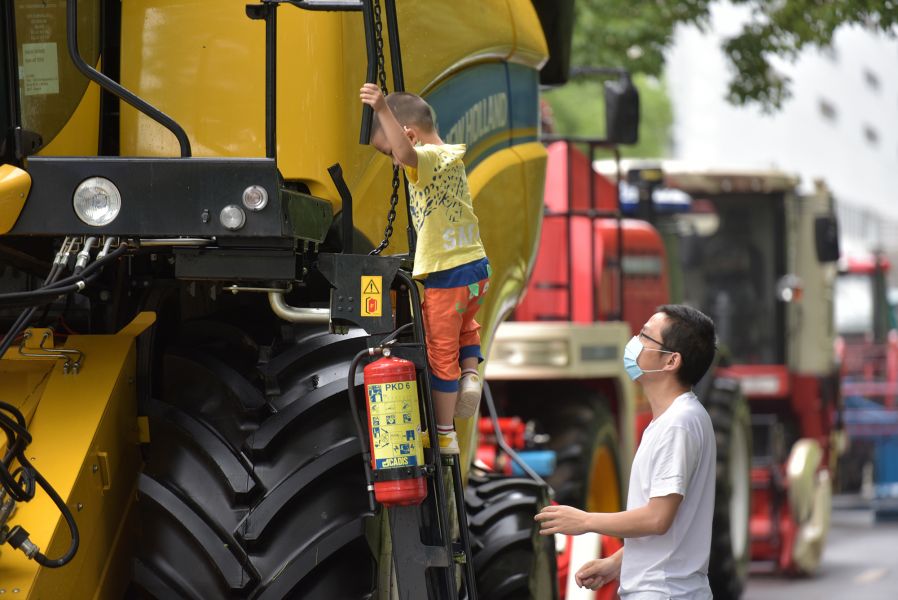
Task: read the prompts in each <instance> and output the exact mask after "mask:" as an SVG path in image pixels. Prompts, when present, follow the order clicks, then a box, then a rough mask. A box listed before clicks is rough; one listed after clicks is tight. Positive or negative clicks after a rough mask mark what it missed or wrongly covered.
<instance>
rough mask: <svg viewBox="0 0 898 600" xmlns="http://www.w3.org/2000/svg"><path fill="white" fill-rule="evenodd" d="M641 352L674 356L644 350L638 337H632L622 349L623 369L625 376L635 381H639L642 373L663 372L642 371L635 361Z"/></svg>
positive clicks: (656, 371)
mask: <svg viewBox="0 0 898 600" xmlns="http://www.w3.org/2000/svg"><path fill="white" fill-rule="evenodd" d="M643 350H649V351H652V352H663V353H665V354H675V353H674V352H672V351H670V350H660V349H656V348H646V347H645V346H643V345H642V340H640V339H639V335H634V336H633V338H632V339H631V340H630V341H629V342H627V345H626V346H625V347H624V369H626V371H627V375H629V376H630V379H632V380H633V381H636V380H637V379H639V378H640V377H641V376H642V374H643V373H658V372H659V371H663V370H664V369H643V368H642V367H640V366H639V363H637V362H636V360H637V359H638V358H639V355H640V354H641V353H642V351H643Z"/></svg>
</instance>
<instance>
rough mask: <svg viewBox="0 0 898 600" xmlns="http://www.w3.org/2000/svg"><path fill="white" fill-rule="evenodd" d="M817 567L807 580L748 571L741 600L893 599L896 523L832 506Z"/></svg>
mask: <svg viewBox="0 0 898 600" xmlns="http://www.w3.org/2000/svg"><path fill="white" fill-rule="evenodd" d="M834 506H835V508H834V510H833V516H832V527H831V529H830V534H829V538H828V541H827V544H826V548H825V549H824V551H823V562H822V564H821V565H820V570H819V571H818V572H817V574H816V575H815V576H813V577H810V578H802V579H788V578H782V577H774V576H771V575H766V574H763V573H758V572H752V574H751V576H750V577H749V583H748V587H747V589H746V593H745V595H744V596H743V600H803V599H807V600H828V599H830V598H833V599H837V598H838V599H841V598H844V599H846V600H898V523H894V522H893V523H874V522H873V513H872V512H870V511H869V510H864V509H862V508H858V506H857V503H856V502H855V501H853V499H850V498H836V499H835V501H834Z"/></svg>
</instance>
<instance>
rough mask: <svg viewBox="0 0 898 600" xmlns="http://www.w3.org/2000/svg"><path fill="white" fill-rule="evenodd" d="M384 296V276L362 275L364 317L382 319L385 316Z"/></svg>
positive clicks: (362, 310) (362, 309)
mask: <svg viewBox="0 0 898 600" xmlns="http://www.w3.org/2000/svg"><path fill="white" fill-rule="evenodd" d="M382 294H383V277H382V276H380V275H362V306H361V313H362V316H363V317H380V316H381V315H382V314H383V306H382V302H381V300H382V297H383V296H382Z"/></svg>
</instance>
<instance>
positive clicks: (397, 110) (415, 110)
mask: <svg viewBox="0 0 898 600" xmlns="http://www.w3.org/2000/svg"><path fill="white" fill-rule="evenodd" d="M387 106H389V107H390V110H392V111H393V114H394V115H395V116H396V120H397V121H399V124H400V125H402V126H404V127H409V126H414V127H418V128H420V129H422V130H423V131H424V132H426V133H429V132H431V131H434V130H435V129H436V119H435V118H434V114H433V109H432V108H431V107H430V105H429V104H428V103H427V102H425V100H424V98H422V97H421V96H418V95H416V94H412V93H409V92H393V93H392V94H389V95H388V96H387ZM378 129H380V122H379V121H378V120H377V119H374V124H373V129H372V133H374V132H376V131H377V130H378Z"/></svg>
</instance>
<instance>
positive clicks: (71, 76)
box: [0, 0, 100, 158]
mask: <svg viewBox="0 0 898 600" xmlns="http://www.w3.org/2000/svg"><path fill="white" fill-rule="evenodd" d="M66 4H67V3H66V2H64V1H62V0H55V1H50V2H34V1H33V0H13V2H12V5H11V6H8V7H4V8H5V13H4V15H3V20H2V28H3V37H4V39H5V40H8V42H7V43H6V44H4V48H3V58H4V77H3V84H2V85H3V88H4V89H3V90H2V92H3V97H4V98H3V100H2V101H0V102H2V103H3V105H0V109H4V114H3V117H0V118H2V119H3V120H4V122H3V123H2V124H3V126H4V129H3V136H4V142H7V143H6V144H5V146H6V147H5V148H4V150H3V155H4V158H7V157H8V155H9V151H8V146H9V145H10V143H11V142H12V139H11V138H12V136H11V133H10V131H11V129H12V128H13V127H15V126H16V125H20V126H21V127H22V129H24V130H26V131H30V132H33V133H35V134H37V135H39V136H41V138H42V139H43V141H44V144H46V143H48V142H49V141H50V140H52V139H53V137H55V136H56V134H57V133H59V131H60V130H61V129H62V127H63V126H64V125H65V123H66V122H67V121H68V120H69V119H70V118H71V116H72V114H73V113H74V112H75V109H76V108H77V106H78V104H79V103H80V101H81V98H82V97H83V96H84V93H85V91H86V90H87V83H88V82H87V79H86V78H84V77H83V76H82V75H81V74H80V73H79V72H78V71H77V69H76V68H75V66H74V65H73V64H72V63H71V61H70V60H69V58H68V52H67V49H66V47H67V36H66ZM78 34H79V35H78V38H79V39H78V46H79V50H80V52H81V55H82V56H83V57H84V59H85V60H86V61H87V62H88V63H89V64H93V65H96V64H97V62H98V60H99V57H100V1H99V0H81V1H80V2H78ZM13 82H16V83H17V85H16V86H15V87H17V89H16V90H13V89H10V88H12V87H13V86H14V85H15V84H14V83H13ZM14 94H17V104H18V109H19V110H18V115H15V112H16V111H15V106H16V96H14ZM15 117H18V118H15ZM16 121H18V122H17V123H16ZM6 138H9V139H6Z"/></svg>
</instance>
